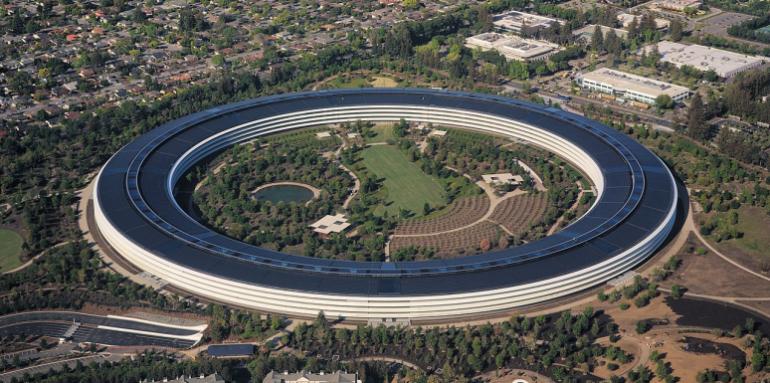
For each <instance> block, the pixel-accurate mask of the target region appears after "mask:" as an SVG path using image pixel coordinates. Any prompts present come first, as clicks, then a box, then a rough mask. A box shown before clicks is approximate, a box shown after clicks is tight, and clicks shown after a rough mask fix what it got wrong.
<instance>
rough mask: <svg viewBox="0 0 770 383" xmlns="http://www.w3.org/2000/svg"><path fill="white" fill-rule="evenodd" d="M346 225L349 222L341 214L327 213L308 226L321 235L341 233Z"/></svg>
mask: <svg viewBox="0 0 770 383" xmlns="http://www.w3.org/2000/svg"><path fill="white" fill-rule="evenodd" d="M348 226H350V223H349V222H348V219H347V218H345V216H344V215H343V214H337V215H327V216H325V217H323V218H321V219H319V220H318V221H316V222H315V223H313V224H312V225H310V227H312V228H313V231H315V232H316V233H318V234H323V235H328V234H331V233H341V232H343V231H345V229H347V228H348Z"/></svg>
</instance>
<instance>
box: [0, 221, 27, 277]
mask: <svg viewBox="0 0 770 383" xmlns="http://www.w3.org/2000/svg"><path fill="white" fill-rule="evenodd" d="M23 242H24V240H23V239H22V238H21V236H20V235H19V234H16V232H15V231H12V230H7V229H0V271H8V270H11V269H13V268H15V267H17V266H19V265H21V259H19V255H21V244H22V243H23Z"/></svg>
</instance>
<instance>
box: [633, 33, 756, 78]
mask: <svg viewBox="0 0 770 383" xmlns="http://www.w3.org/2000/svg"><path fill="white" fill-rule="evenodd" d="M654 47H657V50H658V53H659V54H660V55H661V61H663V62H667V63H671V64H673V65H675V66H676V67H677V68H681V67H682V66H685V65H687V66H691V67H693V68H695V69H698V70H700V71H704V72H706V71H710V70H713V71H714V72H716V74H717V75H718V76H719V77H722V78H730V77H733V76H735V75H736V74H738V73H740V72H743V71H746V70H749V69H752V68H757V67H759V66H761V65H762V64H764V62H765V61H766V60H767V59H766V58H763V57H759V56H749V55H744V54H741V53H735V52H730V51H726V50H722V49H716V48H711V47H706V46H703V45H685V44H680V43H674V42H671V41H661V42H659V43H658V44H656V45H652V46H648V47H645V48H644V49H646V50H647V53H648V54H649V53H650V52H651V51H652V50H653V49H654Z"/></svg>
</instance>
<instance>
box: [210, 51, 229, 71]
mask: <svg viewBox="0 0 770 383" xmlns="http://www.w3.org/2000/svg"><path fill="white" fill-rule="evenodd" d="M225 63H226V61H225V56H222V55H221V54H219V53H217V54H215V55H214V56H212V57H211V65H213V66H215V67H217V68H222V67H224V66H225Z"/></svg>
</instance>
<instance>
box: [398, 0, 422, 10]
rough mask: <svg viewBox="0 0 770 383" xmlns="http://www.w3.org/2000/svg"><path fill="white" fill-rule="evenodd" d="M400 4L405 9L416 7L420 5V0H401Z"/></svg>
mask: <svg viewBox="0 0 770 383" xmlns="http://www.w3.org/2000/svg"><path fill="white" fill-rule="evenodd" d="M401 5H403V6H404V8H406V9H417V8H419V7H420V0H403V1H402V2H401Z"/></svg>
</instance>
